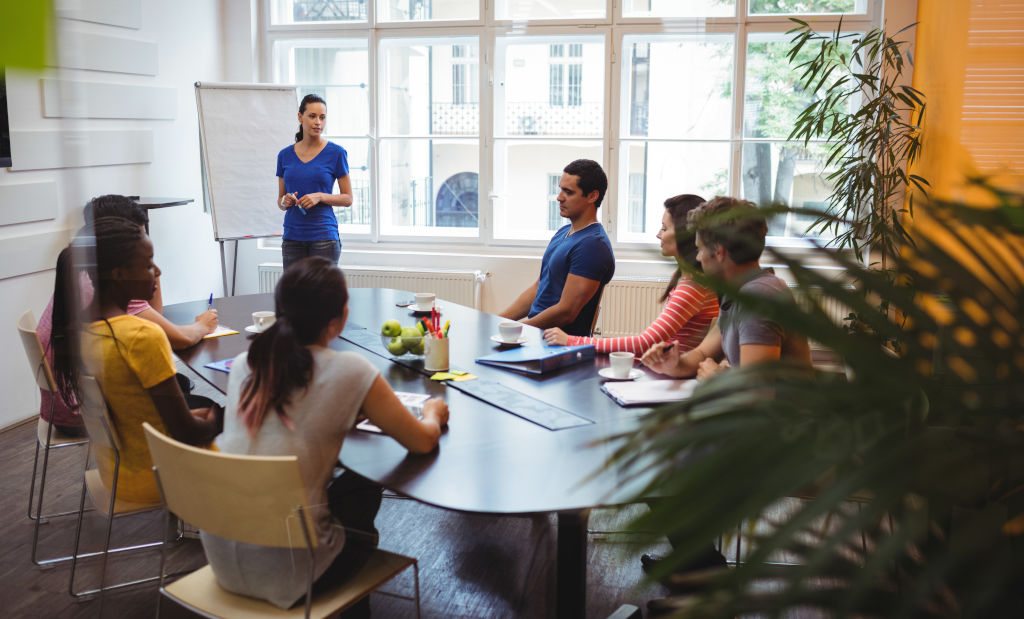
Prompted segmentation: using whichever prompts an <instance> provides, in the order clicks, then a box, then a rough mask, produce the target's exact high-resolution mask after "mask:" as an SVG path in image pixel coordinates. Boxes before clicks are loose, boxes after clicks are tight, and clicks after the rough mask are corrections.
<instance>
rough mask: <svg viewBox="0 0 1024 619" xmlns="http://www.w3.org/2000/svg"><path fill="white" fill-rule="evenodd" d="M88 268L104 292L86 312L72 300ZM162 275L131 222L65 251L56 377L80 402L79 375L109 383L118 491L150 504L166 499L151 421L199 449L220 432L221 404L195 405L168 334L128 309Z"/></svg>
mask: <svg viewBox="0 0 1024 619" xmlns="http://www.w3.org/2000/svg"><path fill="white" fill-rule="evenodd" d="M81 268H85V270H86V272H87V273H88V277H89V279H90V280H91V282H92V287H93V289H94V291H95V294H94V296H93V298H92V300H91V302H90V303H89V304H88V305H87V306H86V308H85V309H84V310H82V311H81V316H79V315H78V312H76V311H75V307H74V306H75V304H74V303H71V300H74V299H80V298H81V291H80V290H79V289H78V288H79V277H78V269H81ZM159 276H160V269H159V268H157V266H156V265H155V264H154V263H153V245H152V243H150V242H149V238H148V237H147V236H146V234H145V233H144V232H143V231H142V229H141V228H139V226H137V225H135V224H134V223H133V222H131V221H128V220H127V219H122V218H120V217H101V218H99V219H97V220H96V221H95V223H94V225H93V227H92V229H91V231H88V232H86V233H83V234H81V235H79V236H77V237H75V239H74V241H73V242H72V245H71V247H70V248H69V250H66V251H65V252H63V253H62V255H61V258H60V260H59V261H58V265H57V275H56V284H55V286H54V300H53V336H52V342H53V352H54V374H55V377H56V379H57V385H58V388H59V390H60V393H61V396H62V397H63V398H64V399H65V401H68V402H73V401H77V398H76V397H75V396H76V393H75V391H76V389H77V380H78V375H79V372H84V373H85V374H88V375H90V376H93V377H94V378H95V379H96V381H97V382H98V383H99V385H100V389H101V390H102V391H103V395H104V396H105V397H106V400H107V403H108V404H109V406H110V417H111V421H112V422H113V425H114V428H113V429H114V431H115V432H116V433H117V436H118V438H119V440H120V442H121V449H120V452H121V453H120V456H121V468H120V472H119V475H118V482H117V496H118V498H119V499H125V500H128V501H135V502H140V503H144V502H151V503H155V502H159V501H160V493H159V492H158V491H157V487H156V479H155V478H154V477H153V471H152V467H153V462H152V460H151V459H150V457H149V448H148V447H147V446H146V439H145V436H144V434H143V431H142V422H144V421H148V422H149V423H150V424H151V425H153V426H154V427H156V428H158V429H159V430H160V431H162V432H165V433H167V434H169V435H170V436H173V437H174V438H176V439H178V440H179V441H183V442H186V443H189V444H191V445H207V444H209V443H210V441H212V440H213V437H214V436H216V434H217V432H218V431H219V420H218V417H219V410H218V409H217V407H215V406H214V407H210V408H201V409H194V410H189V408H188V405H187V404H186V401H185V396H184V395H183V394H182V392H181V389H180V388H179V386H178V381H177V380H176V378H175V374H176V370H175V366H174V360H173V357H172V356H171V344H170V342H169V341H168V339H167V335H165V334H164V332H163V331H162V330H161V329H160V327H159V326H157V325H156V324H154V323H152V322H150V321H148V320H144V319H142V318H139V317H138V316H132V315H129V314H127V313H126V311H127V308H128V304H129V303H130V302H131V301H132V300H133V299H141V300H143V301H148V300H150V299H151V298H152V297H153V293H154V292H155V291H156V281H157V277H159ZM79 318H80V320H81V322H79ZM76 344H77V346H76ZM98 458H99V460H98V465H99V469H100V476H101V478H102V480H103V482H104V483H105V484H106V485H107V487H110V486H111V484H112V482H113V457H112V455H111V454H100V455H98Z"/></svg>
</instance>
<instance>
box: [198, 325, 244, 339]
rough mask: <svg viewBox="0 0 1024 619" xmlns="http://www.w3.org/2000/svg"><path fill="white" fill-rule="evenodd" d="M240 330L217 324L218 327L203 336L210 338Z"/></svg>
mask: <svg viewBox="0 0 1024 619" xmlns="http://www.w3.org/2000/svg"><path fill="white" fill-rule="evenodd" d="M237 333H238V331H235V330H234V329H232V328H231V327H225V326H224V325H217V328H216V329H214V330H213V333H208V334H206V335H204V336H203V339H204V340H208V339H210V338H211V337H220V336H222V335H236V334H237Z"/></svg>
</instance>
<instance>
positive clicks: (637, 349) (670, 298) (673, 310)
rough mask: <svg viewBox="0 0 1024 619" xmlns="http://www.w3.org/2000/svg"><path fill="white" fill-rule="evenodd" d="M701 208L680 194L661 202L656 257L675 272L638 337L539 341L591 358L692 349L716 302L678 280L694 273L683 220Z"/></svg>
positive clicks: (556, 336)
mask: <svg viewBox="0 0 1024 619" xmlns="http://www.w3.org/2000/svg"><path fill="white" fill-rule="evenodd" d="M703 203H704V198H701V197H700V196H695V195H693V194H682V195H679V196H673V197H671V198H669V199H668V200H665V214H664V215H663V216H662V218H661V230H660V231H659V232H658V235H657V236H658V241H659V242H660V243H661V255H662V256H668V257H671V258H675V260H676V262H677V263H678V265H679V266H678V267H677V268H676V270H675V273H673V274H672V281H670V282H669V284H668V288H666V289H665V294H663V295H662V297H661V302H662V303H664V304H665V306H664V307H663V308H662V310H661V314H659V315H658V317H657V318H656V319H655V320H654V322H653V323H651V324H650V326H648V327H647V328H646V329H644V331H643V332H642V333H640V334H638V335H630V336H627V337H606V338H596V337H578V336H570V335H567V334H566V333H565V332H564V331H562V330H561V329H547V330H545V331H544V340H545V341H546V342H547V343H548V344H550V345H559V346H564V345H569V346H578V345H582V344H593V345H594V347H595V348H596V349H597V352H599V353H602V354H609V353H613V352H616V351H625V352H631V353H633V354H634V355H636V356H637V357H639V356H640V355H642V354H643V353H644V352H646V351H647V349H649V348H650V347H651V346H654V345H655V344H657V343H658V342H673V343H675V344H676V345H678V346H679V350H680V351H687V350H692V349H693V348H696V347H697V345H698V344H700V343H701V341H702V340H703V339H704V335H705V334H706V333H707V332H708V329H710V328H711V324H712V323H713V322H714V321H715V318H717V317H718V297H716V296H715V293H713V292H711V291H710V290H708V289H707V288H704V287H703V286H701V285H699V284H698V283H697V282H695V281H693V280H692V279H690V277H689V276H687V275H684V274H683V266H684V265H685V266H687V267H688V268H691V269H692V268H694V267H696V268H698V269H699V268H700V263H698V262H697V245H696V243H695V241H694V240H693V235H687V234H685V231H686V226H687V223H686V216H687V215H688V214H689V212H690V211H692V210H693V209H695V208H697V207H698V206H700V205H701V204H703Z"/></svg>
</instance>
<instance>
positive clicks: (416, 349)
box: [409, 338, 423, 355]
mask: <svg viewBox="0 0 1024 619" xmlns="http://www.w3.org/2000/svg"><path fill="white" fill-rule="evenodd" d="M409 352H411V353H412V354H414V355H422V354H423V338H420V339H419V341H417V342H416V344H415V345H414V346H413V347H412V348H410V349H409Z"/></svg>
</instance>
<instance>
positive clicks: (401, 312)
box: [165, 288, 646, 514]
mask: <svg viewBox="0 0 1024 619" xmlns="http://www.w3.org/2000/svg"><path fill="white" fill-rule="evenodd" d="M350 292H351V298H350V300H349V307H350V310H349V311H350V313H349V323H350V324H349V327H347V329H348V328H358V327H365V328H366V329H367V330H368V331H369V332H370V333H372V334H374V335H376V334H378V333H379V330H380V326H381V324H382V323H383V322H384V321H385V320H387V319H389V318H395V319H397V320H399V322H401V323H402V325H403V326H405V325H411V324H413V323H414V322H415V320H416V317H415V316H414V315H413V314H412V312H411V311H410V310H409V309H408V308H401V307H397V306H396V303H398V302H402V301H408V300H409V299H411V297H412V294H411V293H408V292H402V291H394V290H384V289H369V288H365V289H361V288H357V289H352V290H351V291H350ZM438 305H439V307H440V308H441V313H442V318H441V321H442V323H443V322H444V321H448V320H450V321H451V328H450V331H449V338H450V340H451V344H450V346H451V353H450V359H451V366H452V368H453V369H460V370H465V371H468V372H470V373H472V374H475V375H476V376H478V377H480V380H488V381H495V382H498V383H500V384H502V385H504V386H506V387H509V388H511V389H514V390H516V391H519V392H521V393H524V394H526V395H529V396H532V397H534V398H537V399H539V400H542V401H544V402H547V403H549V404H552V405H554V406H557V407H559V408H562V409H564V410H567V411H570V412H572V413H573V414H576V415H579V416H581V417H584V418H586V419H589V420H591V421H592V422H593V423H591V424H587V425H583V426H579V427H573V428H567V429H562V430H554V431H552V430H548V429H546V428H544V427H541V426H539V425H536V424H534V423H532V422H530V421H527V420H525V419H522V418H520V417H517V416H515V415H512V414H510V413H508V412H506V411H504V410H501V409H500V408H497V407H495V406H491V405H488V404H487V403H484V402H482V401H480V400H477V399H475V398H473V397H470V396H468V395H466V394H464V393H461V392H459V391H458V390H456V389H453V388H449V387H446V386H445V385H444V384H443V383H438V382H435V381H431V380H429V379H428V378H427V374H426V373H423V372H418V371H416V370H415V369H410V368H409V367H405V366H403V365H399V364H397V363H393V362H392V361H391V360H389V359H388V358H386V353H385V351H384V347H383V345H380V346H379V348H378V349H377V351H376V353H377V354H374V353H373V352H370V351H367V350H365V349H363V348H360V347H359V346H356V345H355V344H353V343H351V342H349V341H346V340H345V339H338V340H336V341H335V342H334V343H333V344H332V348H336V349H338V350H356V351H358V352H360V354H362V356H363V357H365V358H367V359H368V360H369V361H370V362H371V363H373V364H374V365H375V366H377V367H378V368H379V369H380V371H381V374H382V375H383V376H384V378H385V379H387V381H388V382H389V383H390V384H391V386H392V387H393V388H394V389H395V390H396V391H411V392H419V393H430V394H436V395H439V396H442V397H444V398H445V399H446V400H447V402H448V405H449V408H450V411H451V420H450V423H449V427H448V429H447V430H446V431H445V434H444V436H443V437H442V438H441V443H440V446H439V449H438V450H437V451H435V452H434V453H433V454H431V455H426V456H417V455H410V454H409V453H408V452H407V451H406V450H405V449H404V448H403V447H402V446H401V445H399V444H398V443H397V442H395V441H394V440H392V439H391V438H389V437H386V436H380V435H375V434H371V433H366V432H360V431H354V432H352V433H351V434H350V435H349V436H348V437H347V438H346V439H345V444H344V447H343V449H342V452H341V461H342V463H343V464H344V465H345V466H346V467H348V468H351V469H352V470H354V471H355V472H357V473H359V474H360V475H362V476H364V477H366V478H368V479H371V480H373V481H376V482H378V483H380V484H381V485H383V486H385V487H387V488H390V489H392V490H395V491H398V492H401V493H402V494H405V495H407V496H410V497H412V498H415V499H417V500H419V501H422V502H424V503H429V504H432V505H436V506H439V507H444V508H447V509H452V510H458V511H465V512H476V513H490V514H529V513H541V512H557V511H572V510H580V509H585V508H589V507H597V506H605V505H612V504H616V503H620V502H622V501H623V500H625V499H626V498H627V497H629V496H630V494H631V492H633V491H635V490H636V488H637V485H636V482H634V483H627V479H626V476H625V474H624V473H623V472H622V471H619V470H616V469H614V468H613V469H603V470H602V467H603V465H604V464H605V461H606V459H607V457H608V456H609V455H610V453H611V451H612V446H611V445H608V444H601V443H597V444H595V442H596V441H598V440H599V439H601V438H602V437H606V436H609V435H611V434H614V433H617V432H622V431H629V430H630V429H632V428H634V427H635V425H634V424H635V420H636V418H637V416H638V415H639V414H641V413H642V412H643V411H644V410H646V409H636V408H630V409H627V408H622V407H620V406H618V405H617V404H615V402H613V401H612V400H611V399H610V398H609V397H608V396H606V395H605V394H604V393H602V392H601V391H600V385H601V382H602V379H601V378H600V377H599V376H598V374H597V371H598V370H599V369H601V368H603V367H607V365H608V360H607V357H605V356H602V355H598V356H597V359H596V360H595V361H594V362H587V363H584V364H580V365H576V366H572V367H568V368H562V369H560V370H556V371H554V372H551V373H548V374H544V375H542V376H534V375H525V374H520V373H517V372H512V371H508V370H503V369H499V368H494V367H490V366H486V365H482V364H478V363H476V362H475V361H474V359H476V358H477V357H481V356H483V355H486V354H490V353H492V352H496V351H498V350H500V348H499V346H498V345H497V344H495V343H494V342H492V341H491V339H490V338H491V336H492V335H494V334H496V333H497V332H498V323H499V322H501V321H502V319H501V318H500V317H498V316H495V315H491V314H486V313H483V312H480V311H478V310H475V309H472V308H468V307H464V306H461V305H457V304H455V303H450V302H447V301H443V300H441V301H439V302H438ZM214 307H215V308H217V310H218V313H219V315H220V322H221V324H222V325H225V326H229V327H232V328H235V329H238V330H239V331H241V333H240V334H239V335H229V336H224V337H219V338H214V339H209V340H204V341H203V342H201V343H200V344H199V345H197V346H195V347H193V348H191V349H188V350H185V351H181V352H179V353H178V355H179V357H181V359H182V360H183V361H185V363H186V364H188V365H189V367H191V368H192V369H194V370H195V371H196V372H197V373H198V374H199V375H200V376H202V377H203V378H205V379H206V380H207V381H208V382H210V383H211V384H212V385H213V386H214V387H216V388H217V389H219V390H221V391H225V390H226V388H227V378H228V375H227V374H226V373H223V372H218V371H216V370H211V369H209V368H205V367H203V365H204V364H206V363H208V362H211V361H219V360H222V359H227V358H231V357H234V356H235V355H237V354H238V353H240V352H242V351H243V350H245V349H246V348H247V347H248V343H249V340H248V338H249V337H251V336H250V335H249V334H248V333H246V332H245V331H243V329H244V327H245V326H247V325H249V324H251V323H252V320H251V313H252V312H253V311H257V310H273V298H272V296H271V295H269V294H263V295H249V296H238V297H228V298H223V299H215V300H214ZM205 309H206V302H205V301H197V302H193V303H182V304H177V305H174V306H168V307H166V308H165V314H166V315H167V317H168V318H169V319H171V320H172V321H174V322H178V323H184V322H189V321H191V320H192V319H193V317H194V316H195V315H197V314H199V313H200V312H202V311H203V310H205ZM524 335H525V336H526V337H527V338H528V339H529V343H532V344H541V343H542V342H543V340H542V339H541V332H540V330H539V329H535V328H533V327H526V328H525V329H524ZM344 337H345V334H343V335H342V338H344ZM354 339H355V338H354ZM378 342H379V340H378ZM371 348H372V346H371ZM413 365H415V363H413ZM595 473H598V474H596V475H594V474H595Z"/></svg>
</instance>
